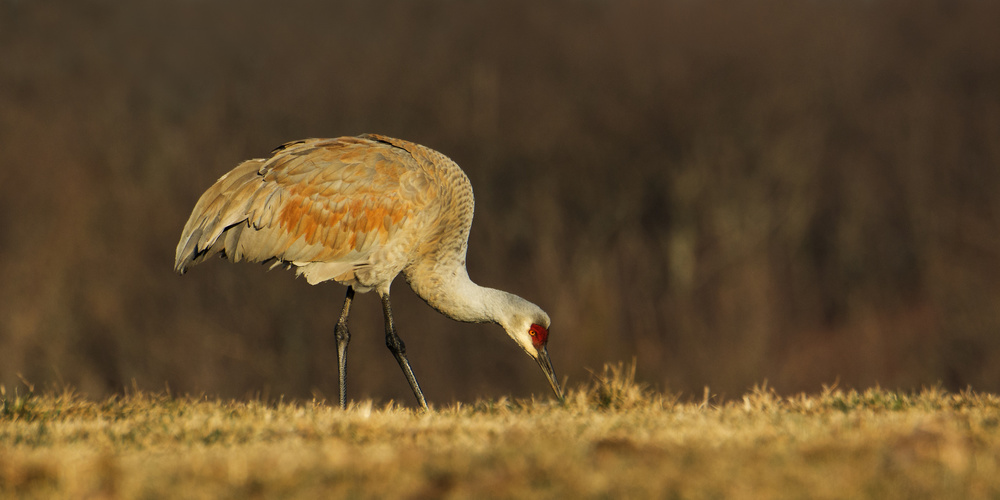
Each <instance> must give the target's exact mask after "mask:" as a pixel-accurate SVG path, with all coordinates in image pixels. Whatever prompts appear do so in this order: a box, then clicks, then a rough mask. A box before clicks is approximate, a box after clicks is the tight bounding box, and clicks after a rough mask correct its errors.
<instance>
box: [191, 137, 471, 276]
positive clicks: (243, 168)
mask: <svg viewBox="0 0 1000 500" xmlns="http://www.w3.org/2000/svg"><path fill="white" fill-rule="evenodd" d="M424 150H426V151H431V150H428V149H426V148H422V147H421V146H417V145H415V144H412V143H408V142H406V141H400V140H398V139H390V138H385V137H382V136H361V137H341V138H338V139H309V140H304V141H296V142H293V143H288V144H285V145H282V146H280V147H279V148H277V149H275V152H274V154H273V156H271V157H270V158H267V159H261V160H250V161H247V162H244V163H242V164H240V165H239V166H237V167H236V169H234V170H233V171H231V172H229V173H228V174H226V175H224V176H223V177H222V178H220V179H219V181H218V182H216V183H215V185H213V186H212V187H211V188H209V189H208V190H207V191H206V192H205V194H204V195H202V197H201V199H200V200H199V201H198V203H197V205H196V206H195V209H194V211H193V212H192V214H191V217H190V219H189V220H188V223H187V225H185V227H184V232H183V234H182V236H181V241H180V243H179V244H178V246H177V256H176V262H175V266H176V269H177V271H178V272H182V273H183V272H184V271H185V270H186V269H187V268H188V267H190V266H191V265H193V264H196V263H198V262H200V261H202V260H204V259H205V258H207V257H209V256H211V255H213V254H216V253H221V254H222V255H223V256H225V257H228V258H230V259H232V260H234V261H239V260H247V261H251V262H269V261H274V260H277V261H280V262H286V263H290V264H293V265H295V266H298V267H299V272H300V273H302V274H305V275H306V277H307V279H309V281H310V282H311V283H313V282H318V281H323V280H326V279H333V278H334V275H335V276H337V277H344V276H345V275H349V274H351V273H350V271H352V270H356V269H359V268H363V267H365V266H373V265H384V266H386V267H387V268H392V269H391V271H392V272H393V275H394V274H395V273H398V272H399V271H400V270H401V269H402V268H403V267H405V266H406V265H407V264H408V263H407V262H380V261H377V259H378V258H379V257H380V256H379V255H378V254H379V253H380V252H382V253H386V252H383V251H384V250H387V249H392V247H393V245H394V244H398V245H410V246H411V247H413V248H411V249H403V251H399V249H396V250H395V251H393V252H391V253H392V254H393V255H402V256H403V257H410V256H411V254H412V253H413V250H415V248H416V246H417V245H419V243H420V242H421V241H423V240H425V239H427V238H428V237H432V236H433V235H424V234H419V232H420V231H422V230H426V229H429V228H433V227H435V224H434V223H433V222H434V221H435V219H438V218H439V217H440V215H441V213H442V210H443V209H444V208H445V207H443V206H440V203H438V201H439V198H440V195H439V193H438V191H439V190H440V189H441V185H440V184H439V183H436V182H432V180H431V178H432V177H434V176H436V175H437V174H438V172H437V170H436V169H435V164H434V162H433V161H432V159H431V158H429V157H428V156H427V155H426V154H425V153H424ZM415 153H416V154H415ZM449 163H450V160H449ZM451 165H454V164H453V163H451ZM455 168H456V169H457V167H455ZM463 176H464V175H463ZM467 182H468V181H467V180H466V183H467ZM470 194H471V189H470ZM468 212H469V216H468V224H471V207H469V209H468ZM463 222H464V221H463ZM404 223H405V228H404V227H403V226H404ZM467 231H468V230H467V228H465V230H464V232H465V234H466V235H467ZM458 232H459V233H462V232H463V230H462V228H459V231H458ZM395 240H400V241H395ZM318 264H323V265H324V267H323V269H319V268H318V267H317V265H318ZM313 268H315V269H313ZM311 269H312V270H311ZM355 278H356V276H350V279H348V280H340V281H351V280H354V279H355ZM364 285H367V283H366V284H364Z"/></svg>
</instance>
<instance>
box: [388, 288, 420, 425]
mask: <svg viewBox="0 0 1000 500" xmlns="http://www.w3.org/2000/svg"><path fill="white" fill-rule="evenodd" d="M382 312H384V313H385V345H386V346H387V347H388V348H389V350H390V351H392V355H393V356H395V357H396V361H398V362H399V367H400V368H402V369H403V375H406V381H407V382H409V383H410V388H411V389H413V395H414V396H416V397H417V402H418V403H420V407H421V408H423V409H425V410H426V409H427V400H425V399H424V393H423V392H422V391H421V390H420V384H418V383H417V377H416V376H414V375H413V368H410V361H409V360H407V359H406V345H404V344H403V340H402V339H400V338H399V335H397V334H396V327H395V326H394V325H393V323H392V306H390V305H389V294H388V293H386V294H384V295H382Z"/></svg>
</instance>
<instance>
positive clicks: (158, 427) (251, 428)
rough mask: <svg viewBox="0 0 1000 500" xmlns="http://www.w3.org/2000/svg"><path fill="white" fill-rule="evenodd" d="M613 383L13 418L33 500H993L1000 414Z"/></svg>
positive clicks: (998, 487) (64, 398)
mask: <svg viewBox="0 0 1000 500" xmlns="http://www.w3.org/2000/svg"><path fill="white" fill-rule="evenodd" d="M632 369H633V368H630V367H622V366H620V365H619V366H617V367H612V368H608V367H605V369H604V372H603V373H601V374H598V375H595V377H594V378H593V380H592V382H591V383H590V384H589V385H585V386H576V387H574V388H572V389H571V390H570V391H569V394H568V396H569V397H568V398H567V403H566V405H565V406H560V405H557V404H554V403H553V402H552V401H544V400H522V399H516V400H515V399H506V398H501V399H498V400H479V401H477V402H476V403H474V404H471V405H462V404H454V405H448V406H444V407H440V408H433V409H432V410H431V411H429V412H427V413H423V412H419V411H414V410H410V409H405V408H402V407H400V406H399V405H396V404H394V403H389V404H385V405H380V404H375V403H373V402H372V401H363V402H360V403H356V404H352V405H351V407H350V408H348V409H347V410H346V411H342V410H340V409H339V408H336V407H334V406H330V405H328V404H327V403H326V402H324V401H320V400H313V401H272V402H266V401H261V400H250V401H232V400H218V399H214V398H206V397H174V396H169V395H164V394H151V393H145V392H135V393H131V394H128V395H125V396H120V397H112V398H110V399H106V400H87V399H84V398H81V397H80V396H78V395H77V394H75V393H73V392H71V391H63V392H51V393H49V392H46V393H34V392H30V391H29V392H24V390H25V389H24V388H20V389H19V390H18V391H9V390H8V391H7V392H5V393H4V394H3V395H2V399H0V401H2V402H0V404H2V406H0V444H2V446H0V495H3V496H5V497H6V496H14V497H19V498H53V497H59V498H248V497H254V498H273V497H281V498H336V497H348V498H386V497H392V498H401V497H402V498H567V497H573V498H609V497H610V498H642V497H650V498H710V497H711V498H735V499H740V498H879V499H893V498H901V499H902V498H906V499H912V498H944V499H947V498H956V499H957V498H992V497H995V496H996V495H997V494H1000V478H998V477H997V475H996V474H995V471H996V468H997V466H998V465H1000V464H998V457H1000V432H998V415H1000V399H998V398H997V397H995V396H992V395H988V394H981V393H974V392H971V391H969V392H962V393H949V392H945V391H942V390H940V389H924V390H921V391H919V392H912V393H899V392H891V391H885V390H882V389H870V390H867V391H864V392H856V391H844V390H841V389H837V388H827V389H825V390H824V391H823V392H822V393H819V394H815V395H805V394H799V395H795V396H790V397H781V396H778V395H777V394H776V393H775V392H774V391H773V390H770V389H765V388H757V389H755V390H754V391H753V392H750V393H747V394H746V395H744V396H742V398H736V399H735V400H733V401H730V402H726V403H715V402H713V401H714V398H713V397H708V398H706V400H704V401H692V402H683V401H681V400H680V399H679V398H677V397H676V396H672V395H668V394H662V393H658V392H655V391H652V390H650V389H648V388H643V387H640V386H637V385H635V384H634V383H633V382H632V381H631V376H632V375H631V373H630V372H631V370H632Z"/></svg>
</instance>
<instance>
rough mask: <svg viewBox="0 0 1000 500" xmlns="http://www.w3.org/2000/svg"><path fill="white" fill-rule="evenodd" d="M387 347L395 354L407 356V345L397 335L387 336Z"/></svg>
mask: <svg viewBox="0 0 1000 500" xmlns="http://www.w3.org/2000/svg"><path fill="white" fill-rule="evenodd" d="M385 346H386V347H388V348H389V350H390V351H392V352H393V353H395V354H406V344H404V343H403V339H401V338H399V336H397V335H386V336H385Z"/></svg>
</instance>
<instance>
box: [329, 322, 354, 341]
mask: <svg viewBox="0 0 1000 500" xmlns="http://www.w3.org/2000/svg"><path fill="white" fill-rule="evenodd" d="M333 334H334V335H335V336H336V337H337V342H349V341H350V340H351V332H350V330H348V329H347V324H346V323H337V326H336V328H334V329H333Z"/></svg>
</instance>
